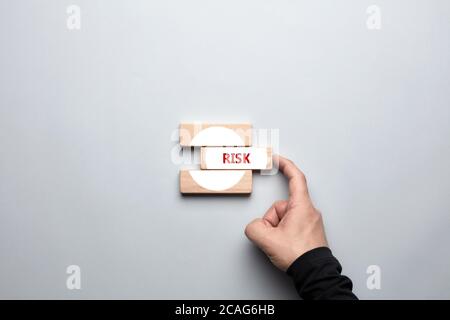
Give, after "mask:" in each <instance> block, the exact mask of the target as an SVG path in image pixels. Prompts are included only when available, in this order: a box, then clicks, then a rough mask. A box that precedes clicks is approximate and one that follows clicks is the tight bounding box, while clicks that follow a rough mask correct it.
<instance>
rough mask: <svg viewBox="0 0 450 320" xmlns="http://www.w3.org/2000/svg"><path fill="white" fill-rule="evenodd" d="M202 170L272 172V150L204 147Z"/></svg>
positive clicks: (263, 148) (262, 148)
mask: <svg viewBox="0 0 450 320" xmlns="http://www.w3.org/2000/svg"><path fill="white" fill-rule="evenodd" d="M200 159H201V164H200V167H201V168H202V169H221V170H223V169H225V170H242V169H245V170H270V169H272V148H265V147H203V148H202V149H201V156H200Z"/></svg>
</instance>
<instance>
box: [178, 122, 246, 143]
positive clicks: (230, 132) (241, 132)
mask: <svg viewBox="0 0 450 320" xmlns="http://www.w3.org/2000/svg"><path fill="white" fill-rule="evenodd" d="M180 145H181V146H182V147H189V146H191V147H203V146H212V147H223V146H230V147H233V146H240V147H241V146H242V147H248V146H251V145H252V125H251V124H249V123H241V124H210V123H181V124H180Z"/></svg>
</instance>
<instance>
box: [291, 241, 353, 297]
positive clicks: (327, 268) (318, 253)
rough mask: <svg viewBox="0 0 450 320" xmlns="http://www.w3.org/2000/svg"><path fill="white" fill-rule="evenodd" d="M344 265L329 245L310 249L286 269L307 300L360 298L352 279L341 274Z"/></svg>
mask: <svg viewBox="0 0 450 320" xmlns="http://www.w3.org/2000/svg"><path fill="white" fill-rule="evenodd" d="M341 271H342V267H341V265H340V263H339V261H338V260H337V259H336V258H335V257H334V256H333V254H332V253H331V250H330V249H329V248H327V247H320V248H315V249H313V250H310V251H308V252H306V253H304V254H303V255H301V256H300V257H298V258H297V259H296V260H295V261H294V262H293V263H292V264H291V266H290V267H289V268H288V270H287V271H286V272H287V274H288V275H290V276H291V277H292V279H293V280H294V285H295V288H296V289H297V292H298V294H299V295H300V297H302V298H303V299H305V300H318V299H330V300H331V299H336V300H337V299H339V300H344V299H352V300H353V299H358V298H357V297H356V296H355V295H354V294H353V292H352V288H353V284H352V281H351V280H350V279H349V278H348V277H346V276H344V275H341Z"/></svg>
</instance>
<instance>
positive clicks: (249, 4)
mask: <svg viewBox="0 0 450 320" xmlns="http://www.w3.org/2000/svg"><path fill="white" fill-rule="evenodd" d="M72 3H75V4H78V5H80V7H81V10H82V29H81V30H80V31H69V30H67V28H66V12H65V10H66V7H67V6H68V5H69V4H72ZM370 4H373V2H372V1H370V2H369V1H361V0H358V1H357V0H353V1H348V0H347V1H332V0H329V1H308V2H307V1H259V0H258V1H257V0H251V1H237V0H230V1H206V0H205V1H181V0H177V1H144V0H142V1H132V2H131V1H93V0H89V1H71V2H67V1H56V0H54V1H48V0H46V1H24V0H20V1H2V2H0V41H1V42H0V43H1V48H2V49H1V51H0V71H1V72H0V84H1V85H0V219H1V220H0V261H1V264H0V298H296V294H295V291H294V289H293V287H292V285H291V283H290V281H289V279H287V277H285V276H284V275H283V274H282V273H281V272H278V271H277V270H276V269H275V268H274V267H272V266H271V265H270V264H269V263H268V262H267V261H266V259H265V257H264V256H263V255H262V254H260V252H259V251H257V250H256V249H255V248H254V247H253V246H252V245H251V244H250V243H249V242H248V241H247V240H246V238H245V236H244V234H243V230H244V227H245V225H246V223H247V222H249V221H250V220H252V219H253V218H255V217H257V216H260V215H262V214H263V212H264V211H265V209H266V208H267V207H269V206H270V204H271V203H272V201H274V200H277V199H279V198H282V197H284V196H285V195H286V186H285V181H284V180H283V178H282V177H280V176H272V177H267V176H257V177H255V179H254V192H253V194H252V196H251V197H249V198H221V197H219V198H211V197H209V198H182V197H181V196H180V195H179V194H178V185H177V175H178V169H179V167H178V166H176V165H174V164H172V163H171V157H170V152H171V149H172V147H173V145H174V143H173V142H172V141H171V134H172V131H173V130H174V129H175V128H176V127H177V125H178V123H179V121H180V120H212V121H221V122H227V121H230V122H232V121H243V120H244V121H250V122H252V123H253V124H254V126H255V127H257V128H279V129H280V138H281V141H280V144H281V152H282V153H283V154H285V155H287V156H289V157H290V158H292V159H294V160H295V161H296V162H297V163H298V164H299V165H300V166H301V167H302V169H303V170H304V171H305V173H306V175H307V177H308V179H309V184H310V187H311V193H312V195H313V197H314V200H315V202H316V205H317V206H318V207H319V208H320V209H321V211H322V212H323V215H324V219H325V223H326V228H327V231H328V238H329V241H330V244H331V247H332V249H333V250H334V252H335V254H336V256H337V257H338V258H339V259H340V260H341V263H342V264H343V266H344V273H345V274H347V275H349V276H350V277H351V278H352V279H353V281H354V285H355V288H356V289H355V290H356V293H357V294H358V295H359V296H360V297H361V298H447V299H448V298H450V255H449V250H448V245H449V242H450V233H449V228H450V194H449V190H450V168H449V163H450V146H449V137H450V126H449V119H450V91H449V82H450V68H449V53H450V50H449V45H450V20H449V17H450V2H449V1H446V0H442V1H377V2H376V3H375V4H377V5H379V6H380V8H381V10H382V29H381V30H379V31H369V30H368V29H367V28H366V12H365V10H366V8H367V7H368V6H369V5H370ZM70 264H77V265H79V266H80V267H81V270H82V289H81V290H79V291H77V290H73V291H69V290H67V289H66V287H65V281H66V276H67V275H66V273H65V270H66V267H67V266H68V265H70ZM371 264H377V265H379V266H380V267H381V270H382V288H381V290H374V291H370V290H368V289H367V288H366V278H367V275H366V268H367V266H368V265H371Z"/></svg>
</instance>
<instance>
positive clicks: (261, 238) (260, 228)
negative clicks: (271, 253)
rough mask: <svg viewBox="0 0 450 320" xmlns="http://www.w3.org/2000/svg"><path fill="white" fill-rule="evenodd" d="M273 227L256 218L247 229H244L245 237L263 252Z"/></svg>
mask: <svg viewBox="0 0 450 320" xmlns="http://www.w3.org/2000/svg"><path fill="white" fill-rule="evenodd" d="M272 229H273V227H272V225H271V224H270V222H268V221H266V220H264V219H261V218H258V219H255V220H253V221H252V222H250V223H249V224H248V225H247V227H245V235H246V236H247V238H249V239H250V241H252V242H253V243H254V244H256V245H257V246H258V247H260V248H261V249H263V250H264V248H265V247H266V246H267V243H268V242H269V241H270V237H269V235H270V233H271V231H272Z"/></svg>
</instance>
